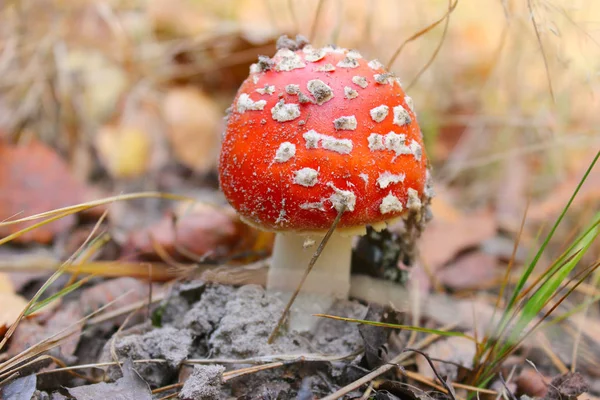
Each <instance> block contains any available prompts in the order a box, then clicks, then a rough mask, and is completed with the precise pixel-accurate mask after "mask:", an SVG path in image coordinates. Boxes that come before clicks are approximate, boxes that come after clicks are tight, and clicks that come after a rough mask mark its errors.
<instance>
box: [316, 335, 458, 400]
mask: <svg viewBox="0 0 600 400" xmlns="http://www.w3.org/2000/svg"><path fill="white" fill-rule="evenodd" d="M454 326H455V324H451V325H447V326H445V327H442V328H440V330H443V331H446V330H450V329H453V328H454ZM438 338H440V336H439V335H430V336H427V337H426V338H424V339H423V340H421V341H419V342H418V343H417V344H415V346H414V348H415V349H423V348H425V347H427V346H429V345H430V344H431V343H433V342H434V341H435V340H437V339H438ZM408 357H409V355H408V353H400V354H398V355H397V356H396V357H394V358H393V359H392V360H390V362H389V363H387V364H385V365H382V366H381V367H379V368H377V369H376V370H375V371H373V372H371V373H370V374H367V375H365V376H363V377H362V378H360V379H357V380H356V381H354V382H352V383H351V384H349V385H346V386H344V387H343V388H341V389H340V390H338V391H337V392H335V393H332V394H330V395H329V396H327V397H324V398H322V399H321V400H336V399H339V398H341V397H342V396H344V395H346V394H348V393H350V392H352V391H353V390H355V389H358V388H359V387H361V386H362V385H364V384H366V383H369V382H370V381H372V380H373V379H375V378H377V377H378V376H379V375H382V374H385V373H386V372H388V371H389V370H391V369H393V368H396V367H397V364H399V363H401V362H402V361H404V360H406V359H407V358H408Z"/></svg>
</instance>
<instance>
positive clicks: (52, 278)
mask: <svg viewBox="0 0 600 400" xmlns="http://www.w3.org/2000/svg"><path fill="white" fill-rule="evenodd" d="M60 215H62V213H61V214H60ZM106 215H107V214H106V212H105V213H103V214H102V216H101V217H100V218H99V219H98V221H97V222H96V224H95V225H94V228H93V229H92V231H91V232H90V234H89V235H88V236H87V238H86V239H85V240H84V242H83V243H82V244H81V246H79V248H78V249H77V251H75V253H73V255H72V256H71V257H69V259H68V260H67V261H65V262H64V263H63V264H62V265H61V267H59V269H58V270H57V271H56V272H54V273H53V274H52V275H51V276H50V278H48V279H47V280H46V282H45V283H44V284H43V285H42V287H41V288H40V289H39V290H38V291H37V292H36V294H35V295H34V296H33V297H32V298H31V300H29V303H27V307H25V308H24V309H23V310H22V311H21V313H20V314H19V316H18V318H17V320H16V321H15V322H14V323H13V324H12V325H11V327H10V328H9V329H8V332H6V334H5V335H4V338H2V341H0V350H2V349H3V348H4V346H5V345H6V342H8V340H9V339H10V337H11V336H12V335H13V333H14V332H15V330H16V329H17V326H18V325H19V323H20V322H21V320H22V319H23V317H24V316H25V315H26V314H27V313H28V312H29V310H30V309H31V307H33V305H34V304H35V303H36V302H37V301H38V299H39V298H40V297H41V295H42V294H43V293H44V292H45V291H46V289H48V287H49V286H50V285H51V284H52V283H53V282H54V281H56V279H58V277H59V276H60V275H61V274H62V273H63V272H64V270H65V268H66V266H67V265H69V264H71V263H72V262H73V260H74V259H75V258H76V257H77V255H78V254H80V253H81V252H82V251H83V250H84V249H85V248H86V246H87V245H88V243H89V242H90V241H91V240H92V238H93V237H94V235H95V234H96V232H97V231H98V229H99V228H100V225H101V224H102V221H104V218H105V217H106ZM0 244H1V241H0ZM1 371H2V367H1V366H0V372H1Z"/></svg>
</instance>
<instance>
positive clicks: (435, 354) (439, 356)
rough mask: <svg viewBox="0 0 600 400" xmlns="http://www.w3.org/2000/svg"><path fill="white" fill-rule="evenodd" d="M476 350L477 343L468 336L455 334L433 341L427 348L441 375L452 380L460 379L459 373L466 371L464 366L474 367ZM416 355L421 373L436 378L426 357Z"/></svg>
mask: <svg viewBox="0 0 600 400" xmlns="http://www.w3.org/2000/svg"><path fill="white" fill-rule="evenodd" d="M475 351H476V349H475V343H473V342H472V341H471V340H469V339H467V338H464V337H458V336H455V337H448V338H443V339H442V340H439V341H437V342H435V343H433V344H432V345H431V346H429V347H428V348H427V355H428V356H429V357H430V358H431V359H432V361H433V365H434V367H435V369H436V371H437V372H438V373H439V374H440V375H441V376H447V377H448V378H449V379H450V380H451V381H457V380H459V379H460V375H459V374H460V373H461V372H464V368H467V369H470V368H472V366H473V357H474V356H475ZM415 357H416V362H417V368H418V370H419V373H420V374H421V375H423V376H425V377H427V378H430V379H435V378H436V376H435V374H434V372H433V371H432V369H431V366H430V365H429V362H427V360H426V359H425V357H423V356H422V355H420V354H416V355H415ZM435 360H442V361H446V362H440V361H435ZM459 366H461V367H459ZM461 370H462V371H461Z"/></svg>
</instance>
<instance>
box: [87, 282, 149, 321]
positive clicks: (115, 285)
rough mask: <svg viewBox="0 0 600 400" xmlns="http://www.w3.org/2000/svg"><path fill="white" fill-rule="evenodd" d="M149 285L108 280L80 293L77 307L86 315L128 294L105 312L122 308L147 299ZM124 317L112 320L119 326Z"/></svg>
mask: <svg viewBox="0 0 600 400" xmlns="http://www.w3.org/2000/svg"><path fill="white" fill-rule="evenodd" d="M149 288H150V287H149V284H148V283H147V282H144V281H142V280H139V279H135V278H129V277H123V278H117V279H108V280H106V281H104V282H101V283H98V284H96V285H94V286H92V287H89V288H86V289H84V290H82V291H81V296H80V298H79V306H80V308H81V310H82V311H83V313H84V314H86V315H88V314H90V313H92V312H94V311H96V310H98V309H99V308H100V307H102V306H104V305H106V304H108V303H110V302H111V301H114V300H115V299H116V298H117V297H119V296H122V295H123V294H124V293H127V292H130V293H128V294H127V295H126V296H124V297H122V298H120V299H119V301H118V302H117V303H115V304H113V305H111V306H110V307H108V308H107V311H110V310H114V309H117V308H119V307H122V306H123V305H124V304H132V303H135V302H137V301H139V300H145V299H147V298H148V290H149ZM124 318H125V317H123V318H121V319H117V320H113V322H114V323H115V324H119V323H120V322H122V321H123V319H124Z"/></svg>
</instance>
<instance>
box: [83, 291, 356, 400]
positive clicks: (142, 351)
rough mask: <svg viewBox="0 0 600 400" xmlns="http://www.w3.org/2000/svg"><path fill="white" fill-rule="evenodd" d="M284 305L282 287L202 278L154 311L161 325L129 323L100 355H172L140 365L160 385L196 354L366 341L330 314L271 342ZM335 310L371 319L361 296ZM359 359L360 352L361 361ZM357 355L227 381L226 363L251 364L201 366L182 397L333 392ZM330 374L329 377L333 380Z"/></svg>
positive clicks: (330, 350) (117, 373)
mask: <svg viewBox="0 0 600 400" xmlns="http://www.w3.org/2000/svg"><path fill="white" fill-rule="evenodd" d="M283 308H284V304H283V302H282V301H281V300H280V299H279V297H278V295H277V294H276V293H270V292H267V291H265V290H264V289H263V288H262V287H261V286H258V285H246V286H242V287H240V288H235V287H232V286H226V285H218V284H207V283H205V282H202V281H191V282H185V283H180V284H178V285H176V286H175V287H174V288H173V289H172V290H171V292H170V295H169V296H168V297H167V298H166V299H165V300H164V301H163V302H162V304H161V305H160V306H159V307H158V308H157V309H156V310H155V311H154V317H155V318H153V321H155V322H157V321H160V323H161V326H154V327H152V326H150V324H149V323H147V322H146V323H143V324H139V325H135V326H133V327H130V328H126V329H125V330H123V331H122V332H120V333H119V334H118V336H117V337H116V338H114V337H113V338H111V339H110V340H108V341H107V342H106V344H105V345H104V349H103V351H102V354H101V356H100V361H101V362H107V361H115V360H114V356H115V355H116V357H117V359H118V360H119V361H125V360H128V359H132V360H151V359H161V360H164V361H162V362H137V363H135V364H134V365H133V369H134V370H135V371H136V372H137V373H138V374H139V375H140V376H141V377H142V379H144V380H145V381H146V382H147V383H148V385H149V386H150V387H151V388H153V389H155V388H159V387H162V386H165V385H169V384H172V383H176V382H177V381H178V379H177V377H178V373H179V379H182V378H181V377H182V375H181V374H182V372H183V371H181V367H182V366H183V364H184V362H185V360H188V359H200V358H209V359H210V358H220V359H223V358H227V359H232V360H243V359H247V358H252V357H268V356H280V355H288V356H293V355H296V354H298V355H299V354H309V353H311V354H315V353H319V354H323V355H327V356H340V357H342V356H347V355H349V354H352V353H354V352H357V351H358V350H360V349H362V348H363V347H364V341H363V339H362V338H361V335H360V333H359V330H358V326H357V325H355V324H348V323H345V322H341V321H335V320H329V319H322V320H320V321H318V324H317V326H316V328H315V331H314V334H313V335H309V334H305V333H304V334H299V333H297V332H287V333H285V334H283V335H281V336H279V337H278V338H277V340H276V341H275V342H274V343H273V344H271V345H269V344H267V338H268V337H269V334H270V333H271V330H272V329H273V328H274V327H275V325H276V324H277V320H278V318H279V316H280V314H281V311H282V310H283ZM329 312H330V313H331V314H334V315H340V316H346V317H351V318H363V317H364V315H365V313H366V307H365V306H363V305H361V304H360V303H358V302H355V301H345V300H339V301H337V302H336V303H334V305H333V306H332V308H331V309H330V310H329ZM157 314H160V317H159V318H156V315H157ZM80 346H85V343H84V342H83V343H80ZM113 351H114V352H113ZM358 360H359V358H356V362H358ZM351 362H353V360H352V359H349V360H347V361H340V362H332V363H328V362H313V363H308V364H305V363H290V364H289V365H288V366H286V367H282V368H276V369H273V370H268V371H262V372H258V373H252V374H250V375H248V376H245V377H238V378H235V379H232V380H231V381H230V382H228V383H227V384H223V373H224V372H225V370H226V369H227V370H232V369H239V368H244V367H248V366H249V364H242V362H240V364H235V363H234V364H226V365H219V364H218V363H215V364H214V365H202V366H199V365H195V366H194V368H193V370H192V372H191V374H190V375H189V377H187V378H186V379H185V380H184V382H185V383H184V386H183V389H182V390H181V392H180V394H179V396H180V398H181V399H213V398H214V399H217V398H226V397H227V396H231V395H234V396H244V395H249V394H253V395H254V394H257V393H265V394H267V393H271V394H273V393H279V397H276V398H279V399H288V398H289V399H292V398H296V396H297V394H298V392H299V391H300V390H301V391H302V392H304V393H313V395H316V396H321V395H326V394H327V393H329V392H330V391H331V386H332V385H337V384H338V383H336V382H342V381H343V379H344V378H343V376H344V370H345V368H346V367H347V366H348V364H349V363H351ZM186 369H188V370H191V368H188V367H186ZM107 370H108V376H109V377H110V378H111V379H113V380H118V379H123V378H121V376H122V374H121V370H120V368H118V367H114V366H113V367H109V368H108V369H107ZM286 371H287V372H286ZM321 375H322V376H321ZM323 376H325V377H327V378H326V380H325V381H324V378H323ZM292 377H295V378H292Z"/></svg>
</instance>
